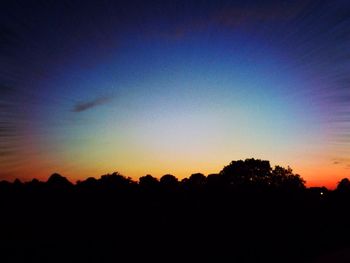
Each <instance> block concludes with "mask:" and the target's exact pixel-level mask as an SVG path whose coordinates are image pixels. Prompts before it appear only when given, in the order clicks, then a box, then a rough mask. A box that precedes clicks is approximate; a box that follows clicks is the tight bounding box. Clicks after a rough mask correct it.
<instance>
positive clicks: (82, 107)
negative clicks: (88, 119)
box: [72, 97, 112, 112]
mask: <svg viewBox="0 0 350 263" xmlns="http://www.w3.org/2000/svg"><path fill="white" fill-rule="evenodd" d="M111 100H112V98H108V97H101V98H97V99H94V100H92V101H87V102H80V103H77V104H76V105H74V107H73V109H72V112H83V111H86V110H89V109H91V108H95V107H97V106H101V105H104V104H107V103H109V102H110V101H111Z"/></svg>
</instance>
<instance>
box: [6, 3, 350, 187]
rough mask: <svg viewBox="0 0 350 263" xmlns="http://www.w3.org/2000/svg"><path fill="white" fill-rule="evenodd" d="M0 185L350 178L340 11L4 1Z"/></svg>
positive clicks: (335, 6) (346, 24) (345, 15)
mask: <svg viewBox="0 0 350 263" xmlns="http://www.w3.org/2000/svg"><path fill="white" fill-rule="evenodd" d="M0 10H1V11H0V56H1V60H0V110H1V112H0V179H7V180H13V179H14V178H20V179H22V180H29V179H31V178H33V177H37V178H39V179H43V180H44V179H46V178H47V177H48V176H49V175H50V174H51V173H53V172H59V173H61V174H63V175H65V176H67V177H68V178H69V179H71V180H73V181H74V180H78V179H83V178H86V177H88V176H99V175H101V174H105V173H110V172H113V171H119V172H121V173H122V174H124V175H126V176H131V177H133V178H135V179H137V178H138V177H140V176H143V175H145V174H152V175H154V176H157V177H159V176H161V175H163V174H166V173H172V174H174V175H175V176H177V177H179V178H183V177H187V176H189V175H190V174H191V173H194V172H202V173H204V174H209V173H216V172H219V171H220V170H221V169H222V168H223V166H224V165H227V164H228V163H229V162H230V161H232V160H237V159H245V158H251V157H254V158H261V159H266V160H270V161H271V164H272V165H276V164H279V165H282V166H288V165H289V166H291V167H292V168H293V169H294V171H295V172H297V173H299V174H301V176H302V177H303V178H305V179H306V181H307V185H309V186H313V185H326V186H328V187H334V185H335V184H336V183H337V182H338V181H339V180H340V179H341V178H344V177H348V176H350V136H349V134H350V87H349V84H350V79H349V69H350V63H349V61H350V50H349V47H350V41H349V40H350V30H349V29H350V4H349V3H348V1H305V0H304V1H92V2H91V1H8V2H7V3H6V1H5V3H2V4H1V8H0Z"/></svg>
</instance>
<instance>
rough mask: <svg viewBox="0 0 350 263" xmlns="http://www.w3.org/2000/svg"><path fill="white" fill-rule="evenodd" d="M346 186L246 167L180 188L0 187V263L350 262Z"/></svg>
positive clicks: (109, 180)
mask: <svg viewBox="0 0 350 263" xmlns="http://www.w3.org/2000/svg"><path fill="white" fill-rule="evenodd" d="M249 162H250V163H249ZM267 164H268V165H267ZM276 169H277V170H276ZM278 169H280V170H278ZM349 185H350V184H349V182H348V181H347V180H346V179H345V180H343V181H342V182H341V183H340V184H339V185H338V188H337V189H336V190H334V191H328V190H327V189H325V188H305V187H304V183H303V180H302V179H301V178H300V177H299V176H297V175H294V174H293V173H292V172H291V170H288V169H283V168H281V167H280V168H275V169H271V167H270V165H269V163H268V162H267V163H263V161H260V160H253V161H252V159H250V160H246V161H238V162H232V163H231V164H230V165H229V166H226V167H225V168H224V169H223V170H222V171H221V172H220V174H215V175H209V176H208V177H205V176H203V175H201V174H194V175H192V176H191V177H190V178H189V179H184V180H182V181H181V182H179V181H178V180H177V179H176V178H175V177H173V176H171V175H165V176H163V177H162V178H161V179H160V180H157V179H155V178H153V177H151V176H145V177H142V178H141V179H140V181H139V182H134V181H132V180H131V179H128V178H125V177H123V176H121V175H119V174H117V173H114V174H110V175H105V176H102V177H101V178H100V179H98V180H97V179H93V178H89V179H87V180H85V181H82V182H78V183H77V184H71V183H70V182H69V181H68V180H66V179H65V178H64V177H62V176H60V175H58V174H54V175H52V176H51V177H50V179H49V180H48V181H47V182H45V183H43V182H39V181H36V180H33V181H32V182H28V183H21V182H19V181H16V182H14V183H8V182H5V181H3V182H1V183H0V213H1V216H0V225H1V235H0V239H1V246H0V249H1V253H0V262H141V261H142V262H144V261H145V262H156V261H157V262H202V261H205V262H335V263H336V262H350V256H349V254H350V249H348V248H350V224H349V223H350V212H349V207H350V187H349Z"/></svg>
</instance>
